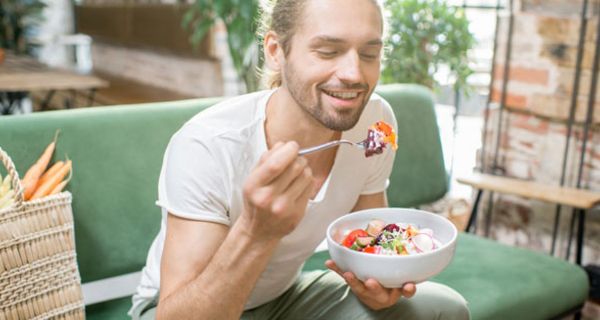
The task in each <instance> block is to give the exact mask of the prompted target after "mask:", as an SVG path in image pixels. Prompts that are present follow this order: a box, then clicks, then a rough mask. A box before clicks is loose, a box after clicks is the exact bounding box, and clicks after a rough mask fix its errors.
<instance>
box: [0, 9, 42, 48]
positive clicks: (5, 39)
mask: <svg viewBox="0 0 600 320" xmlns="http://www.w3.org/2000/svg"><path fill="white" fill-rule="evenodd" d="M45 7H46V5H45V3H44V2H43V1H41V0H0V48H4V49H8V50H10V51H12V52H14V53H15V54H23V53H30V52H31V49H32V48H33V47H34V45H33V44H31V43H28V42H27V41H26V37H27V36H30V35H31V34H32V33H34V32H35V28H36V27H37V25H38V24H39V22H40V19H42V10H43V9H44V8H45Z"/></svg>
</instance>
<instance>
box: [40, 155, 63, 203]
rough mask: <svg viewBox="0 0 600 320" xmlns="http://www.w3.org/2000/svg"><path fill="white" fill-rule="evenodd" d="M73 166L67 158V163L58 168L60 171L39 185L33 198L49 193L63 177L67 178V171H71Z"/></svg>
mask: <svg viewBox="0 0 600 320" xmlns="http://www.w3.org/2000/svg"><path fill="white" fill-rule="evenodd" d="M71 166H72V162H71V160H67V162H65V165H64V166H62V167H61V168H60V169H59V170H58V172H56V173H55V174H54V175H53V176H52V177H50V178H48V180H46V182H45V183H44V184H42V185H40V186H38V187H37V189H36V190H35V193H34V194H33V195H32V196H31V200H34V199H38V198H41V197H45V196H47V195H49V194H50V192H51V191H52V190H54V188H56V186H57V185H58V184H59V183H60V182H61V181H63V179H64V178H65V176H66V175H67V173H69V171H71Z"/></svg>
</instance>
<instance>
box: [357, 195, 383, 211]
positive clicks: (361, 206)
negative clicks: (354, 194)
mask: <svg viewBox="0 0 600 320" xmlns="http://www.w3.org/2000/svg"><path fill="white" fill-rule="evenodd" d="M387 206H388V202H387V197H386V195H385V192H379V193H374V194H363V195H360V196H359V197H358V200H357V201H356V204H355V205H354V208H352V211H351V212H355V211H359V210H365V209H371V208H384V207H387Z"/></svg>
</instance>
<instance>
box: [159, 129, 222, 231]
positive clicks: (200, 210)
mask: <svg viewBox="0 0 600 320" xmlns="http://www.w3.org/2000/svg"><path fill="white" fill-rule="evenodd" d="M209 143H210V141H203V140H202V139H199V138H198V137H195V136H194V135H193V134H190V133H186V132H185V131H184V132H181V131H180V132H178V133H177V134H175V135H174V136H173V138H172V139H171V141H170V142H169V145H168V147H167V150H166V152H165V156H164V159H163V165H162V169H161V174H160V178H159V186H158V201H157V204H158V205H159V206H160V207H162V208H163V209H165V210H167V211H168V212H170V213H171V214H173V215H176V216H179V217H182V218H186V219H191V220H198V221H206V222H215V223H221V224H225V225H229V224H230V219H229V215H228V212H229V201H228V199H230V195H229V193H230V188H229V187H228V186H227V185H226V181H230V179H228V178H227V176H226V174H227V173H226V170H225V166H223V165H220V164H222V163H223V161H224V159H220V157H219V153H218V152H216V149H215V148H211V146H210V145H209Z"/></svg>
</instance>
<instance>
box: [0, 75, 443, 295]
mask: <svg viewBox="0 0 600 320" xmlns="http://www.w3.org/2000/svg"><path fill="white" fill-rule="evenodd" d="M378 92H379V93H380V94H381V95H382V96H384V97H385V98H386V99H388V101H389V102H390V103H391V104H392V106H393V108H394V111H395V113H396V115H397V117H398V124H399V130H398V131H399V132H398V133H399V146H400V147H399V149H398V154H397V159H396V163H395V168H394V171H393V173H392V185H391V186H390V189H389V198H390V204H391V205H392V206H415V205H418V204H421V203H425V202H429V201H432V200H435V199H437V198H439V197H441V196H442V195H443V194H444V193H445V192H446V173H445V171H444V165H443V159H442V154H441V147H440V141H439V133H438V129H437V125H436V122H435V115H434V111H433V102H432V100H431V93H430V92H429V91H428V90H426V89H424V88H422V87H419V86H414V85H393V86H382V87H380V88H379V89H378ZM218 100H219V99H194V100H186V101H175V102H165V103H153V104H144V105H129V106H112V107H96V108H89V109H76V110H64V111H52V112H43V113H33V114H28V115H18V116H3V117H0V147H2V148H3V149H4V150H5V151H6V152H7V153H8V154H9V155H10V156H11V157H12V159H13V161H14V162H15V164H16V167H17V170H18V171H19V173H20V174H21V176H22V175H23V174H24V173H25V171H26V170H27V168H28V167H29V166H30V165H31V164H32V163H33V162H34V161H35V160H36V159H37V157H38V156H39V155H40V154H41V152H42V150H43V149H44V148H45V146H46V145H47V144H48V143H49V142H50V140H51V139H52V137H53V136H54V132H55V130H57V129H60V131H61V133H60V136H59V141H58V145H57V149H56V152H55V155H54V159H53V161H56V160H57V159H64V157H65V154H66V155H67V156H68V157H69V158H70V159H72V160H73V167H74V175H73V179H72V180H71V182H70V184H69V186H68V188H67V189H68V190H70V191H71V193H72V194H73V213H74V219H75V238H76V248H77V260H78V263H79V268H80V273H81V277H82V281H83V282H84V283H85V282H89V281H93V280H98V279H104V278H108V277H113V276H117V275H122V274H127V273H131V272H135V271H139V270H140V269H141V268H142V267H143V265H144V264H145V260H146V254H147V250H148V248H149V247H150V244H151V242H152V240H153V238H154V236H155V235H156V233H157V232H158V228H159V225H160V210H159V208H158V207H157V206H156V205H155V201H156V197H157V181H158V175H159V171H160V167H161V164H162V157H163V153H164V150H165V147H166V145H167V143H168V141H169V139H170V137H171V136H172V134H173V133H174V132H175V131H177V129H178V128H179V127H181V125H182V124H183V123H184V122H185V121H186V120H188V119H189V118H191V117H192V116H193V115H194V114H196V113H198V112H200V111H201V110H202V109H204V108H206V107H209V106H211V105H213V104H214V103H215V102H216V101H218Z"/></svg>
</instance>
